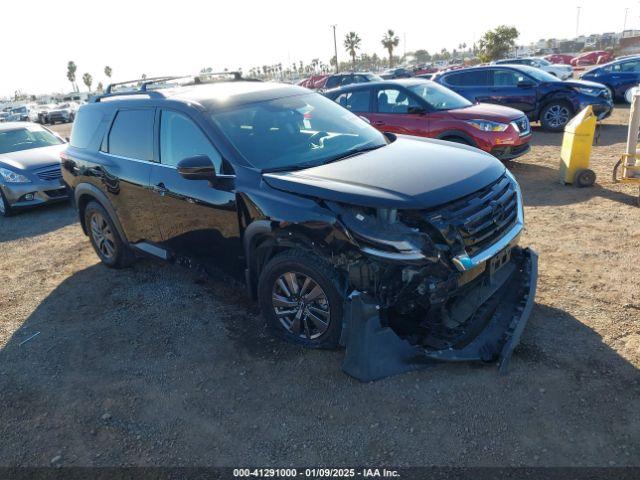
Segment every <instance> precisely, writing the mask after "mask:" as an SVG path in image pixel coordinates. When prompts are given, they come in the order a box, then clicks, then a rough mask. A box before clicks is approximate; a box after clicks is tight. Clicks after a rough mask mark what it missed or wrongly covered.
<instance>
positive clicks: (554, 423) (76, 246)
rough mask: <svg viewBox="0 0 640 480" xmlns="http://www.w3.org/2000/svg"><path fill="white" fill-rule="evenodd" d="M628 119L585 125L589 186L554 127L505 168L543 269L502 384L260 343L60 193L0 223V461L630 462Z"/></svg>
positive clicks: (639, 437)
mask: <svg viewBox="0 0 640 480" xmlns="http://www.w3.org/2000/svg"><path fill="white" fill-rule="evenodd" d="M627 119H628V109H627V108H625V107H622V106H620V107H619V108H618V109H617V110H616V111H615V113H614V115H613V116H612V118H610V119H608V120H607V121H606V122H605V124H604V125H603V126H602V128H601V130H600V138H599V143H598V145H597V146H596V147H594V154H593V159H592V165H593V168H594V170H595V171H596V172H597V174H598V183H597V185H596V186H595V187H593V188H588V189H576V188H573V187H570V186H563V185H560V183H559V182H558V180H557V177H558V175H557V170H558V161H559V152H560V149H559V145H560V143H561V139H562V136H561V134H547V133H543V132H540V131H538V130H536V131H535V139H534V147H533V149H532V151H531V153H530V154H528V155H526V156H525V157H523V158H522V159H520V160H518V161H515V162H510V163H509V165H508V166H509V168H511V169H512V171H513V172H514V173H515V175H516V176H517V178H518V180H519V181H520V182H521V185H522V187H523V191H524V197H525V204H526V209H525V210H526V213H525V215H526V222H527V227H526V231H525V234H524V236H523V238H522V243H523V244H525V245H531V246H532V247H533V248H534V249H535V250H537V251H538V253H539V254H540V280H539V287H538V296H537V302H536V305H535V308H534V312H533V315H532V318H531V320H530V322H529V324H528V326H527V328H526V330H525V333H524V336H523V338H522V343H521V346H520V347H519V348H518V349H517V351H516V353H515V355H514V357H513V360H512V363H511V368H510V372H509V373H508V375H506V376H498V374H497V369H496V368H493V367H486V366H475V365H464V364H456V365H452V364H447V365H438V366H435V367H432V368H429V369H427V370H422V371H418V372H413V373H409V374H404V375H400V376H396V377H393V378H389V379H385V380H382V381H378V382H375V383H370V384H361V383H359V382H357V381H355V380H353V379H351V378H349V377H348V376H346V375H345V374H343V373H342V372H341V370H340V363H341V360H342V357H343V353H342V352H326V351H305V350H301V349H299V348H296V347H293V346H290V345H287V344H283V343H282V342H281V341H279V340H276V339H273V338H271V336H270V335H269V333H268V331H267V330H266V329H265V327H264V324H263V321H262V319H261V318H260V316H259V315H258V313H257V311H256V308H255V306H254V305H253V304H252V303H251V302H250V301H249V300H248V299H247V298H246V297H245V295H244V292H243V290H242V287H241V286H239V285H238V284H235V283H233V282H232V281H230V280H229V279H227V278H225V277H224V276H223V275H220V276H219V277H218V278H215V279H212V280H210V281H208V282H207V283H204V284H203V283H201V282H199V281H197V278H196V276H195V275H194V274H193V273H192V272H190V271H187V270H184V269H182V268H180V267H177V266H171V265H163V264H161V263H158V262H154V261H140V262H139V263H137V264H136V265H135V266H134V267H132V268H130V269H127V270H124V271H114V270H109V269H107V268H104V267H103V266H101V265H100V264H99V263H98V261H97V257H96V256H95V254H94V253H93V251H92V249H91V247H90V245H89V241H88V240H87V238H86V237H85V236H84V235H83V234H82V232H81V230H80V227H79V225H78V223H77V221H76V216H75V214H74V211H73V210H72V209H71V207H69V206H67V205H61V206H54V207H51V208H43V209H40V210H34V211H29V212H25V213H22V214H19V215H17V216H15V217H12V218H9V219H0V465H12V466H18V465H30V466H40V465H49V464H50V463H51V462H53V464H55V465H63V466H70V465H83V466H87V465H173V466H178V465H179V466H186V465H200V466H202V465H215V466H245V465H255V466H268V465H271V466H281V467H282V466H288V465H293V466H301V465H308V466H320V465H325V466H344V465H383V464H384V465H397V466H422V465H460V466H475V465H485V466H494V465H501V466H502V465H505V466H506V465H509V466H511V465H513V466H538V465H545V466H546V465H553V466H612V465H616V466H622V465H640V414H639V413H638V412H640V374H639V370H638V368H639V367H640V288H639V285H640V268H638V254H639V253H640V222H639V221H638V220H639V219H640V209H638V208H637V207H635V206H634V201H635V196H637V194H638V191H637V187H636V188H632V187H629V186H622V185H618V184H613V183H612V182H611V169H612V166H613V164H614V162H615V161H616V159H617V157H618V156H619V155H620V153H621V152H622V150H623V142H624V140H625V138H626V126H625V125H626V122H627ZM65 128H68V127H66V126H58V127H56V129H58V130H59V131H62V133H63V134H66V132H65ZM37 332H39V334H38V335H37V336H35V337H33V338H31V339H30V340H28V341H27V339H29V338H30V337H31V336H32V335H34V334H36V333H37ZM25 341H26V343H22V342H25Z"/></svg>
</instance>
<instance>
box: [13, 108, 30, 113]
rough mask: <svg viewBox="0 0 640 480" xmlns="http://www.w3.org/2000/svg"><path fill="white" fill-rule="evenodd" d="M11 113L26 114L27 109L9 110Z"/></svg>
mask: <svg viewBox="0 0 640 480" xmlns="http://www.w3.org/2000/svg"><path fill="white" fill-rule="evenodd" d="M11 112H12V113H26V112H27V107H16V108H14V109H13V110H11Z"/></svg>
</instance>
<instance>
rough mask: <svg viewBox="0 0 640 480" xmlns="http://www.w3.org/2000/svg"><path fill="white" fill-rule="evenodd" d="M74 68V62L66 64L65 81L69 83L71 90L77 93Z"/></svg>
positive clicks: (75, 68)
mask: <svg viewBox="0 0 640 480" xmlns="http://www.w3.org/2000/svg"><path fill="white" fill-rule="evenodd" d="M77 69H78V67H76V64H75V62H69V63H67V80H69V81H70V82H71V88H73V91H74V92H77V91H78V86H77V85H76V70H77Z"/></svg>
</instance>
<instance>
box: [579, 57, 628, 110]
mask: <svg viewBox="0 0 640 480" xmlns="http://www.w3.org/2000/svg"><path fill="white" fill-rule="evenodd" d="M580 78H582V79H583V80H589V81H593V82H599V83H602V84H603V85H606V87H607V88H608V89H609V91H610V92H611V96H612V98H613V99H614V100H627V101H630V98H631V91H632V89H633V88H634V87H636V86H637V85H638V84H639V83H640V55H638V56H633V57H625V58H622V59H618V60H615V61H613V62H610V63H607V64H605V65H602V66H599V67H596V68H593V69H591V70H589V71H588V72H585V73H583V74H582V76H581V77H580Z"/></svg>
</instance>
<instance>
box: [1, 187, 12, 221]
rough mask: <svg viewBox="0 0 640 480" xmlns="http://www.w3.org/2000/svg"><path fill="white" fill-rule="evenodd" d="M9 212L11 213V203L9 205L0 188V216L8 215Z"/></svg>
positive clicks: (9, 214)
mask: <svg viewBox="0 0 640 480" xmlns="http://www.w3.org/2000/svg"><path fill="white" fill-rule="evenodd" d="M11 214H13V210H12V209H11V205H9V201H8V200H7V197H5V196H4V192H3V191H2V188H0V217H10V216H11Z"/></svg>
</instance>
